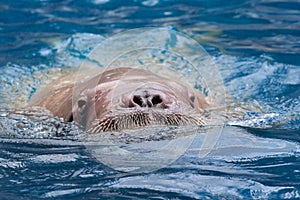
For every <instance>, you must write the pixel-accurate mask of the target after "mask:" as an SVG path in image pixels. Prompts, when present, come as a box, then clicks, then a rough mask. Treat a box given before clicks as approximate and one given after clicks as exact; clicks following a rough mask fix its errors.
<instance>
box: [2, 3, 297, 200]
mask: <svg viewBox="0 0 300 200" xmlns="http://www.w3.org/2000/svg"><path fill="white" fill-rule="evenodd" d="M299 16H300V2H299V1H297V0H286V1H284V0H281V1H280V0H268V1H267V0H265V1H263V0H260V1H259V0H249V1H241V0H235V1H227V2H224V1H220V0H213V1H155V0H153V1H150V0H148V1H106V0H86V1H71V0H70V1H37V0H36V1H25V0H24V1H22V0H20V1H1V2H0V44H1V45H0V67H1V68H0V74H1V75H0V81H1V89H0V98H1V99H0V101H1V106H0V108H1V112H0V114H1V115H0V120H1V123H0V186H1V190H0V199H299V198H300V154H299V152H300V145H299V142H300V126H299V124H300V115H299V113H300V97H299V96H300V63H299V60H300V59H299V58H300V57H299V53H300V17H299ZM166 26H173V27H175V28H176V29H178V30H180V31H182V32H185V33H187V34H188V35H190V36H191V37H192V38H194V39H195V40H197V41H198V42H199V43H201V45H203V46H204V48H205V49H206V51H207V52H208V53H209V54H210V55H211V56H212V58H213V59H214V61H215V62H216V63H218V64H219V66H220V70H221V74H222V77H223V79H224V84H225V86H226V90H227V92H228V93H229V94H230V95H231V96H232V97H233V99H235V100H236V101H238V102H252V103H249V104H250V105H252V106H253V107H255V105H256V104H255V103H253V102H257V104H258V105H259V106H260V107H263V113H257V112H249V113H247V116H248V117H247V116H246V117H245V118H244V119H243V120H240V121H235V122H231V123H229V125H227V126H225V127H224V128H222V131H221V132H222V133H221V135H220V136H219V137H218V140H217V141H216V144H215V145H214V146H213V148H212V149H210V152H209V153H208V154H206V155H205V156H199V155H198V154H197V153H195V152H194V150H195V149H197V144H194V143H193V144H192V145H191V148H190V149H189V150H188V151H187V152H186V153H185V154H184V155H182V156H181V157H180V158H179V159H177V160H176V161H175V162H173V163H172V164H170V165H168V166H165V167H163V168H161V169H159V170H156V171H153V172H140V173H126V172H119V171H116V170H114V169H111V168H110V167H107V166H106V165H104V164H103V163H101V162H99V161H98V160H97V159H95V156H93V155H92V154H91V152H90V149H89V148H86V146H84V145H82V143H80V142H78V141H80V139H81V138H82V137H84V136H85V135H84V133H82V131H81V130H80V129H78V128H77V127H76V126H75V125H74V124H66V123H62V122H61V120H60V119H58V118H55V117H51V118H49V117H47V116H44V115H42V114H40V115H36V114H34V115H32V116H30V115H29V116H28V115H27V116H24V115H23V114H22V113H18V112H17V113H10V114H9V112H7V110H12V109H13V108H16V107H19V108H20V107H22V106H23V105H25V103H26V101H27V100H28V98H29V97H30V96H32V94H33V93H34V92H35V91H36V90H37V89H38V88H39V86H40V85H42V84H44V83H46V82H49V81H51V79H52V78H53V77H55V76H57V75H58V74H62V73H67V72H68V70H69V69H70V68H72V67H74V66H78V65H79V64H80V63H81V62H82V61H83V60H84V58H85V56H86V55H87V54H88V53H89V52H90V51H91V50H92V49H93V48H94V47H95V45H96V44H98V43H100V42H101V41H103V40H104V38H105V37H109V36H110V35H112V34H114V33H118V32H120V31H124V30H129V29H132V28H141V27H166ZM20 125H22V126H20ZM230 125H235V126H230ZM194 141H197V140H194ZM150 145H151V144H150Z"/></svg>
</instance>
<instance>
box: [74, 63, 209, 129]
mask: <svg viewBox="0 0 300 200" xmlns="http://www.w3.org/2000/svg"><path fill="white" fill-rule="evenodd" d="M90 83H94V86H90V85H89V84H90ZM90 83H89V84H88V86H89V87H87V88H85V89H84V90H83V91H82V92H81V95H80V97H79V98H78V100H77V103H75V105H74V106H73V109H72V114H73V119H74V121H76V122H77V123H79V124H80V125H82V126H83V127H85V128H86V130H87V131H88V132H90V133H97V132H102V131H119V130H123V129H132V128H136V127H144V126H148V125H171V126H172V125H174V126H178V125H204V124H205V122H204V120H203V114H204V110H205V107H206V106H207V103H206V101H205V100H204V95H202V94H200V93H199V92H197V91H195V90H194V89H193V88H190V87H189V86H186V85H184V84H181V83H178V82H176V81H174V80H171V79H166V78H162V77H160V76H157V75H155V74H153V73H151V72H149V71H146V70H141V69H132V68H118V69H112V70H108V71H105V72H104V73H103V74H101V75H99V76H97V77H95V78H94V79H93V80H92V81H90Z"/></svg>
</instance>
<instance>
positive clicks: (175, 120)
mask: <svg viewBox="0 0 300 200" xmlns="http://www.w3.org/2000/svg"><path fill="white" fill-rule="evenodd" d="M151 124H153V125H154V124H159V125H167V126H187V125H205V124H206V123H205V121H204V120H203V119H202V118H201V117H200V116H198V115H197V116H187V115H183V114H181V113H168V114H166V113H161V112H158V111H151V112H142V111H134V112H131V113H124V114H121V115H120V114H119V115H114V116H107V117H105V118H104V119H101V120H100V119H96V120H95V121H94V122H93V123H92V125H91V128H89V129H88V130H87V131H88V132H90V133H98V132H105V131H120V130H122V129H131V128H137V127H145V126H147V125H151Z"/></svg>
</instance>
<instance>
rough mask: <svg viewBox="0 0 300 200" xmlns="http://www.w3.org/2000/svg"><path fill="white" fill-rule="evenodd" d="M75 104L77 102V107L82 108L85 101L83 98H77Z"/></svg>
mask: <svg viewBox="0 0 300 200" xmlns="http://www.w3.org/2000/svg"><path fill="white" fill-rule="evenodd" d="M77 104H78V107H79V108H82V107H83V106H85V104H86V101H85V100H83V99H79V100H78V102H77Z"/></svg>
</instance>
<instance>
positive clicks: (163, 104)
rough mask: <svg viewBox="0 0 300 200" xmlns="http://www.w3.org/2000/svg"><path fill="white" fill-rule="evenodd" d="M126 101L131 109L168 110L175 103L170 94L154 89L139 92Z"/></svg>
mask: <svg viewBox="0 0 300 200" xmlns="http://www.w3.org/2000/svg"><path fill="white" fill-rule="evenodd" d="M125 99H127V100H128V103H127V105H128V107H129V108H133V107H136V108H158V109H167V108H170V106H171V105H172V104H174V103H175V101H174V100H173V99H172V98H171V97H170V96H168V94H166V93H164V92H163V91H158V90H154V89H147V90H137V91H135V92H133V93H132V94H129V97H127V98H125Z"/></svg>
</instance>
